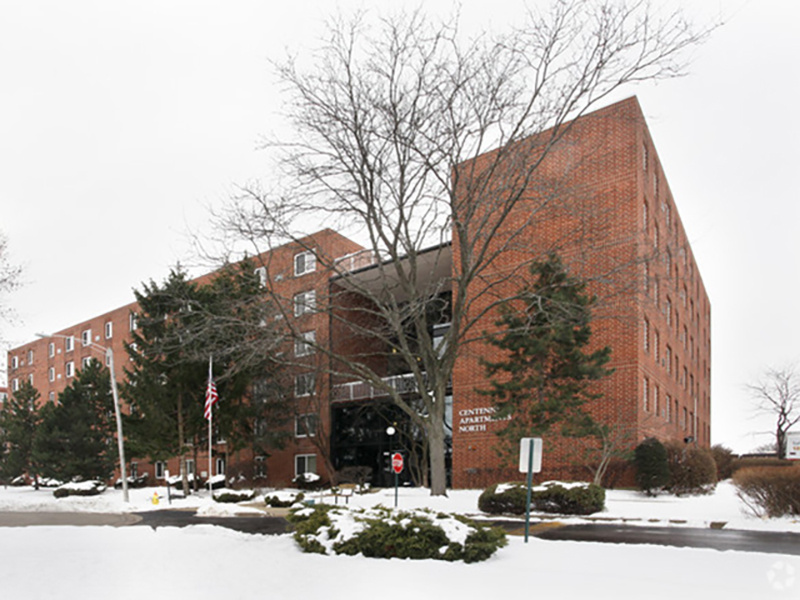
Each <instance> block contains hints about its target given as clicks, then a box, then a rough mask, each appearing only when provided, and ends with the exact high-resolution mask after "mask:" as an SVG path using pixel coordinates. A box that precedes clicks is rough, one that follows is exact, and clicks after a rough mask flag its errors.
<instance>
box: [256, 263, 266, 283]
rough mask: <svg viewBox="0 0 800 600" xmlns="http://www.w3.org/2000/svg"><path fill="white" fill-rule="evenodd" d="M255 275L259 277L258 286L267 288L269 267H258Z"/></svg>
mask: <svg viewBox="0 0 800 600" xmlns="http://www.w3.org/2000/svg"><path fill="white" fill-rule="evenodd" d="M253 273H255V274H256V277H258V284H259V285H260V286H261V287H267V267H258V268H257V269H256V270H255V271H253Z"/></svg>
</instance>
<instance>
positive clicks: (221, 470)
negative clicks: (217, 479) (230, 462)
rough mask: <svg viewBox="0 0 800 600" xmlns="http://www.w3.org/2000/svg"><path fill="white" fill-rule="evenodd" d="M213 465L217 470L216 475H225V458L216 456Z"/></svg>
mask: <svg viewBox="0 0 800 600" xmlns="http://www.w3.org/2000/svg"><path fill="white" fill-rule="evenodd" d="M214 463H215V464H214V466H215V467H216V469H217V475H225V458H224V457H222V456H218V457H217V459H216V460H215V461H214Z"/></svg>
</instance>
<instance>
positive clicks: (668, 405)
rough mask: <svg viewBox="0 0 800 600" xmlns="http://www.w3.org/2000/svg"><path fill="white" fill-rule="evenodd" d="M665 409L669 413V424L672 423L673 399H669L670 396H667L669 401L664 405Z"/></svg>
mask: <svg viewBox="0 0 800 600" xmlns="http://www.w3.org/2000/svg"><path fill="white" fill-rule="evenodd" d="M664 408H665V409H666V411H667V415H666V416H667V422H669V423H672V399H671V398H670V397H669V394H667V400H666V402H665V403H664Z"/></svg>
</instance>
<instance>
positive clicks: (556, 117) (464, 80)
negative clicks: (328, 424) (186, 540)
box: [217, 0, 708, 495]
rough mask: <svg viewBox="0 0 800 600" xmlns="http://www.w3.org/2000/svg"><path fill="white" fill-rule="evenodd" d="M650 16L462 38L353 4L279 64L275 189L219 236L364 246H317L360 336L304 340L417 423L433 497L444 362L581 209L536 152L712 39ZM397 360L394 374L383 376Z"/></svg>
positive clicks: (341, 307)
mask: <svg viewBox="0 0 800 600" xmlns="http://www.w3.org/2000/svg"><path fill="white" fill-rule="evenodd" d="M648 9H649V7H648V5H647V3H645V2H633V3H632V4H626V3H621V2H617V1H613V2H612V1H610V0H609V1H602V0H600V1H585V0H560V1H556V2H554V3H553V5H552V7H551V9H550V11H549V12H547V13H546V14H545V13H542V14H540V13H538V12H533V11H531V12H530V13H529V15H528V19H527V20H526V22H524V23H522V24H520V26H519V27H515V28H512V29H511V30H509V31H508V32H507V33H502V34H494V33H484V34H481V35H479V36H477V37H474V38H473V39H469V40H465V36H464V35H462V33H461V32H460V31H459V28H458V19H454V20H453V21H448V22H439V21H436V20H435V19H432V18H430V17H429V16H427V15H425V14H423V13H422V12H414V13H412V14H400V15H395V16H390V17H379V18H378V19H370V18H368V17H367V16H365V15H363V14H359V15H356V16H354V17H352V18H346V17H340V18H337V19H335V20H333V21H332V22H331V23H330V26H329V29H328V37H327V38H326V39H325V40H323V41H322V42H321V44H320V46H319V47H318V49H317V50H316V52H315V53H314V54H313V55H311V56H310V57H309V58H310V61H309V62H308V63H306V62H301V61H300V60H296V59H294V58H290V59H288V60H287V61H286V62H284V63H282V64H279V65H278V75H279V77H280V79H281V81H282V83H283V85H284V88H285V90H286V92H287V94H288V103H287V115H286V116H287V117H288V119H289V121H290V122H291V123H292V125H293V126H294V131H293V134H292V137H291V138H289V139H285V140H274V141H270V142H268V146H269V147H271V148H273V149H276V150H277V151H278V152H279V154H280V156H281V161H280V165H281V167H282V168H283V171H282V172H283V174H284V175H285V176H286V180H285V185H278V186H276V189H274V190H264V189H260V188H258V187H250V188H249V189H245V190H244V191H243V193H242V194H241V195H240V196H239V197H237V198H234V199H232V200H231V201H230V202H229V204H228V205H227V207H226V209H225V211H223V212H222V213H221V214H219V215H217V217H218V220H219V222H220V224H221V226H222V227H221V228H220V230H223V229H224V230H226V231H227V232H229V233H231V234H232V235H233V236H234V237H235V238H238V239H240V240H241V239H244V240H246V241H248V242H250V243H252V244H254V245H255V249H256V251H258V252H261V251H263V250H266V249H268V248H269V247H275V246H277V245H278V244H281V243H285V242H286V241H294V242H296V243H300V242H302V240H303V236H304V235H305V234H307V232H308V231H307V228H308V223H309V222H310V221H313V219H315V218H316V219H318V220H320V221H321V222H325V223H326V224H331V226H334V227H337V229H338V230H339V231H341V232H343V233H345V234H346V235H347V234H350V235H352V236H353V237H354V238H355V239H356V240H358V241H359V242H360V243H362V244H363V245H364V247H365V252H364V254H363V255H362V257H361V258H362V259H363V257H364V256H366V257H368V260H369V261H370V262H371V263H372V266H373V268H372V269H369V270H359V271H355V272H349V271H348V269H347V265H346V264H344V263H342V262H338V263H335V262H334V261H328V260H326V258H325V257H322V256H320V257H318V264H320V265H322V266H324V267H326V268H328V269H330V271H331V272H332V273H337V274H338V275H339V276H338V278H336V279H335V280H334V285H332V286H331V296H330V298H327V299H326V300H325V301H320V300H319V299H318V303H317V309H318V310H327V311H329V313H330V315H331V322H332V327H334V328H337V329H338V336H339V337H338V338H337V339H342V338H343V336H344V335H345V332H347V333H348V334H349V335H350V336H351V338H352V339H356V340H359V343H358V347H359V350H358V351H353V349H352V348H353V344H352V343H351V344H338V345H337V346H336V347H325V346H323V345H322V344H319V345H318V351H319V352H320V353H323V354H325V356H327V358H328V359H329V363H328V366H327V368H328V369H329V371H330V374H331V376H332V377H333V378H334V380H336V381H342V380H347V379H350V380H360V381H363V382H365V383H367V384H369V385H371V386H372V387H373V389H376V390H380V391H381V393H382V394H384V395H387V396H388V397H389V398H390V399H391V400H392V402H394V403H395V404H396V405H397V406H398V407H400V408H401V409H402V410H403V411H404V412H405V414H407V415H408V418H409V419H410V420H411V421H412V422H413V423H414V424H415V425H416V426H417V427H419V428H420V429H421V430H422V431H423V432H424V434H425V437H426V439H427V443H428V449H429V460H430V473H431V493H432V494H434V495H438V494H444V493H445V491H446V490H445V487H446V478H445V443H446V440H445V428H444V426H443V422H444V420H445V411H446V397H447V394H448V393H449V392H448V385H449V382H450V381H451V378H452V373H453V367H454V364H455V361H456V357H457V356H458V355H459V354H460V353H461V352H462V351H463V347H464V344H467V343H469V342H470V341H472V340H475V339H478V338H480V337H481V335H482V331H481V328H482V327H483V325H482V323H485V321H483V320H482V319H483V318H484V317H485V315H487V314H491V311H493V310H494V309H495V308H496V306H497V305H498V304H499V303H500V302H502V301H504V300H507V299H508V293H507V290H508V289H509V288H510V287H511V286H510V285H508V284H510V283H515V284H516V280H517V278H519V277H520V276H524V273H525V271H526V269H527V264H528V261H529V260H534V259H535V258H537V256H536V253H535V252H533V251H532V249H531V248H530V247H529V246H530V245H529V242H528V240H527V239H525V237H524V235H523V234H524V232H525V231H526V227H528V226H529V225H530V224H531V223H533V222H535V220H536V219H541V218H544V217H546V216H550V217H552V216H553V214H554V213H556V212H558V211H561V212H562V214H568V215H569V216H570V217H571V218H573V219H575V220H576V223H579V222H580V220H581V219H582V217H581V215H580V214H579V213H578V212H577V211H580V210H581V208H582V206H585V203H584V204H583V205H581V204H580V203H577V202H575V198H576V197H578V196H580V194H579V193H577V191H576V190H574V189H573V190H570V191H569V193H567V191H566V190H565V189H564V187H563V181H564V176H565V175H568V173H564V172H562V173H560V174H559V175H560V176H561V177H556V176H555V174H554V173H553V172H552V171H548V169H546V168H545V167H544V166H543V165H545V161H546V159H547V158H548V156H550V155H551V154H552V153H553V152H554V150H555V149H556V148H557V147H558V145H559V142H561V141H562V140H563V139H564V138H565V136H566V135H567V134H568V133H569V132H570V130H571V129H572V128H573V127H574V125H575V123H576V121H575V119H580V117H581V116H582V115H584V114H585V113H586V112H587V111H590V110H592V109H593V108H594V107H595V106H597V105H598V103H600V102H602V101H604V100H605V99H606V98H608V97H609V95H610V94H612V93H614V92H615V91H617V90H618V89H619V88H621V87H624V86H626V85H628V84H631V83H635V82H639V81H646V80H663V79H667V78H671V77H675V76H678V75H680V74H682V72H683V70H684V68H685V61H684V59H683V58H682V56H683V51H684V50H686V49H687V48H689V47H692V46H694V45H696V44H697V43H699V42H700V41H701V40H702V39H703V38H704V37H705V36H706V35H707V33H708V32H707V31H703V32H696V31H694V30H693V28H692V27H690V26H689V24H688V23H687V22H686V21H685V20H684V19H683V17H682V16H681V15H680V14H679V13H671V14H667V15H664V16H662V17H656V16H654V15H653V14H651V13H650V12H648ZM307 64H310V65H311V66H307ZM523 207H524V210H522V208H523ZM577 228H579V225H578V226H576V230H575V231H577ZM567 237H569V238H570V240H571V239H572V236H567ZM568 241H569V240H558V241H557V242H553V243H552V244H551V246H550V247H549V248H540V249H537V252H539V254H538V257H541V256H543V253H544V252H546V251H547V250H553V249H555V248H554V245H555V244H563V243H567V242H568ZM309 250H313V247H309ZM512 250H514V251H518V252H521V253H522V254H521V256H524V259H523V260H521V261H520V264H519V266H518V269H517V270H516V271H514V272H510V273H502V274H500V273H499V272H498V271H497V270H496V269H493V267H494V265H495V264H496V260H497V259H498V257H500V256H501V255H503V254H504V253H507V252H509V251H512ZM526 252H527V255H526V254H525V253H526ZM613 268H616V267H613V266H610V267H609V269H613ZM514 287H515V288H519V287H521V286H518V285H515V286H514ZM501 290H502V291H501ZM284 304H285V299H284ZM432 307H433V309H432ZM446 325H449V327H448V326H446ZM288 327H289V328H290V329H291V328H292V325H291V324H290V323H289V324H288ZM393 364H394V365H401V367H400V368H398V369H397V370H396V372H397V373H398V377H399V375H400V374H402V376H403V377H402V378H398V377H387V367H389V366H391V365H393ZM389 374H390V375H391V373H389ZM400 384H402V385H400ZM420 398H421V401H419V399H420Z"/></svg>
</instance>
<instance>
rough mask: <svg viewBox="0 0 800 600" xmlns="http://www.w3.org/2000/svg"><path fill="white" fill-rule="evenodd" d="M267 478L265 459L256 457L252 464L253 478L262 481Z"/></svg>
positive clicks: (264, 457)
mask: <svg viewBox="0 0 800 600" xmlns="http://www.w3.org/2000/svg"><path fill="white" fill-rule="evenodd" d="M266 476H267V457H266V456H256V458H255V461H254V462H253V477H255V478H256V479H264V478H265V477H266Z"/></svg>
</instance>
